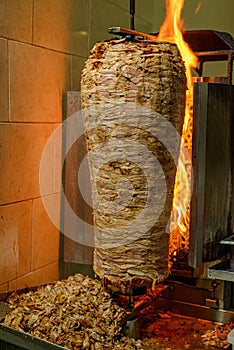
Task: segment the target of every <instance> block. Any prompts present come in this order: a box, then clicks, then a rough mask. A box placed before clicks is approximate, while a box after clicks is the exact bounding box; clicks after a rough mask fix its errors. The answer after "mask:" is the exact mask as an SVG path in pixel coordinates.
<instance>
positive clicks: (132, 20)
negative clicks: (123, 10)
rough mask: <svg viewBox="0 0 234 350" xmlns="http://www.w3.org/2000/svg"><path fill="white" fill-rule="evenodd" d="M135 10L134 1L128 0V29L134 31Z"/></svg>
mask: <svg viewBox="0 0 234 350" xmlns="http://www.w3.org/2000/svg"><path fill="white" fill-rule="evenodd" d="M135 10H136V1H135V0H130V28H131V29H132V30H135Z"/></svg>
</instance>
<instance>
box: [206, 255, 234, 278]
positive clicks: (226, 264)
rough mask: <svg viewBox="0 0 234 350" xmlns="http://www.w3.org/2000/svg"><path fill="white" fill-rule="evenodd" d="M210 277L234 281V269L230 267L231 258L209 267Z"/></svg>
mask: <svg viewBox="0 0 234 350" xmlns="http://www.w3.org/2000/svg"><path fill="white" fill-rule="evenodd" d="M208 277H209V278H213V279H218V280H222V281H229V282H234V271H232V270H231V269H230V260H225V261H222V262H221V263H218V264H216V265H213V266H211V267H209V268H208Z"/></svg>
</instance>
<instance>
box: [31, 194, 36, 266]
mask: <svg viewBox="0 0 234 350" xmlns="http://www.w3.org/2000/svg"><path fill="white" fill-rule="evenodd" d="M34 202H35V201H34V199H32V216H31V220H32V221H31V244H30V272H32V257H33V238H34V205H35V203H34Z"/></svg>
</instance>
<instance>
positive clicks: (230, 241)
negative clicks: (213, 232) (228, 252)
mask: <svg viewBox="0 0 234 350" xmlns="http://www.w3.org/2000/svg"><path fill="white" fill-rule="evenodd" d="M220 243H221V244H228V245H234V235H231V236H229V237H226V238H224V239H222V240H221V241H220Z"/></svg>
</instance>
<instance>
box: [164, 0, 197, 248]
mask: <svg viewBox="0 0 234 350" xmlns="http://www.w3.org/2000/svg"><path fill="white" fill-rule="evenodd" d="M166 6H167V12H166V18H165V21H164V23H163V25H162V26H161V28H160V33H159V35H158V40H160V41H167V42H171V43H176V44H177V46H178V49H179V51H180V54H181V56H182V59H183V60H184V63H185V69H186V77H187V92H186V108H185V118H184V125H183V133H182V142H181V150H182V147H186V149H187V151H188V153H189V155H190V156H189V157H185V154H184V152H182V151H181V152H180V157H179V160H178V167H177V174H176V180H175V188H174V199H173V210H172V215H171V226H170V231H171V237H170V248H169V255H171V254H173V253H174V252H175V250H179V249H188V245H189V224H190V206H189V204H190V195H191V193H190V192H191V154H192V117H193V115H192V109H193V82H192V68H196V66H197V57H196V56H195V55H194V53H193V52H192V50H191V49H190V47H189V46H188V44H187V43H186V42H185V41H184V39H183V34H182V25H183V21H182V20H181V12H182V9H183V7H184V0H167V1H166ZM186 158H189V159H186Z"/></svg>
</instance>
